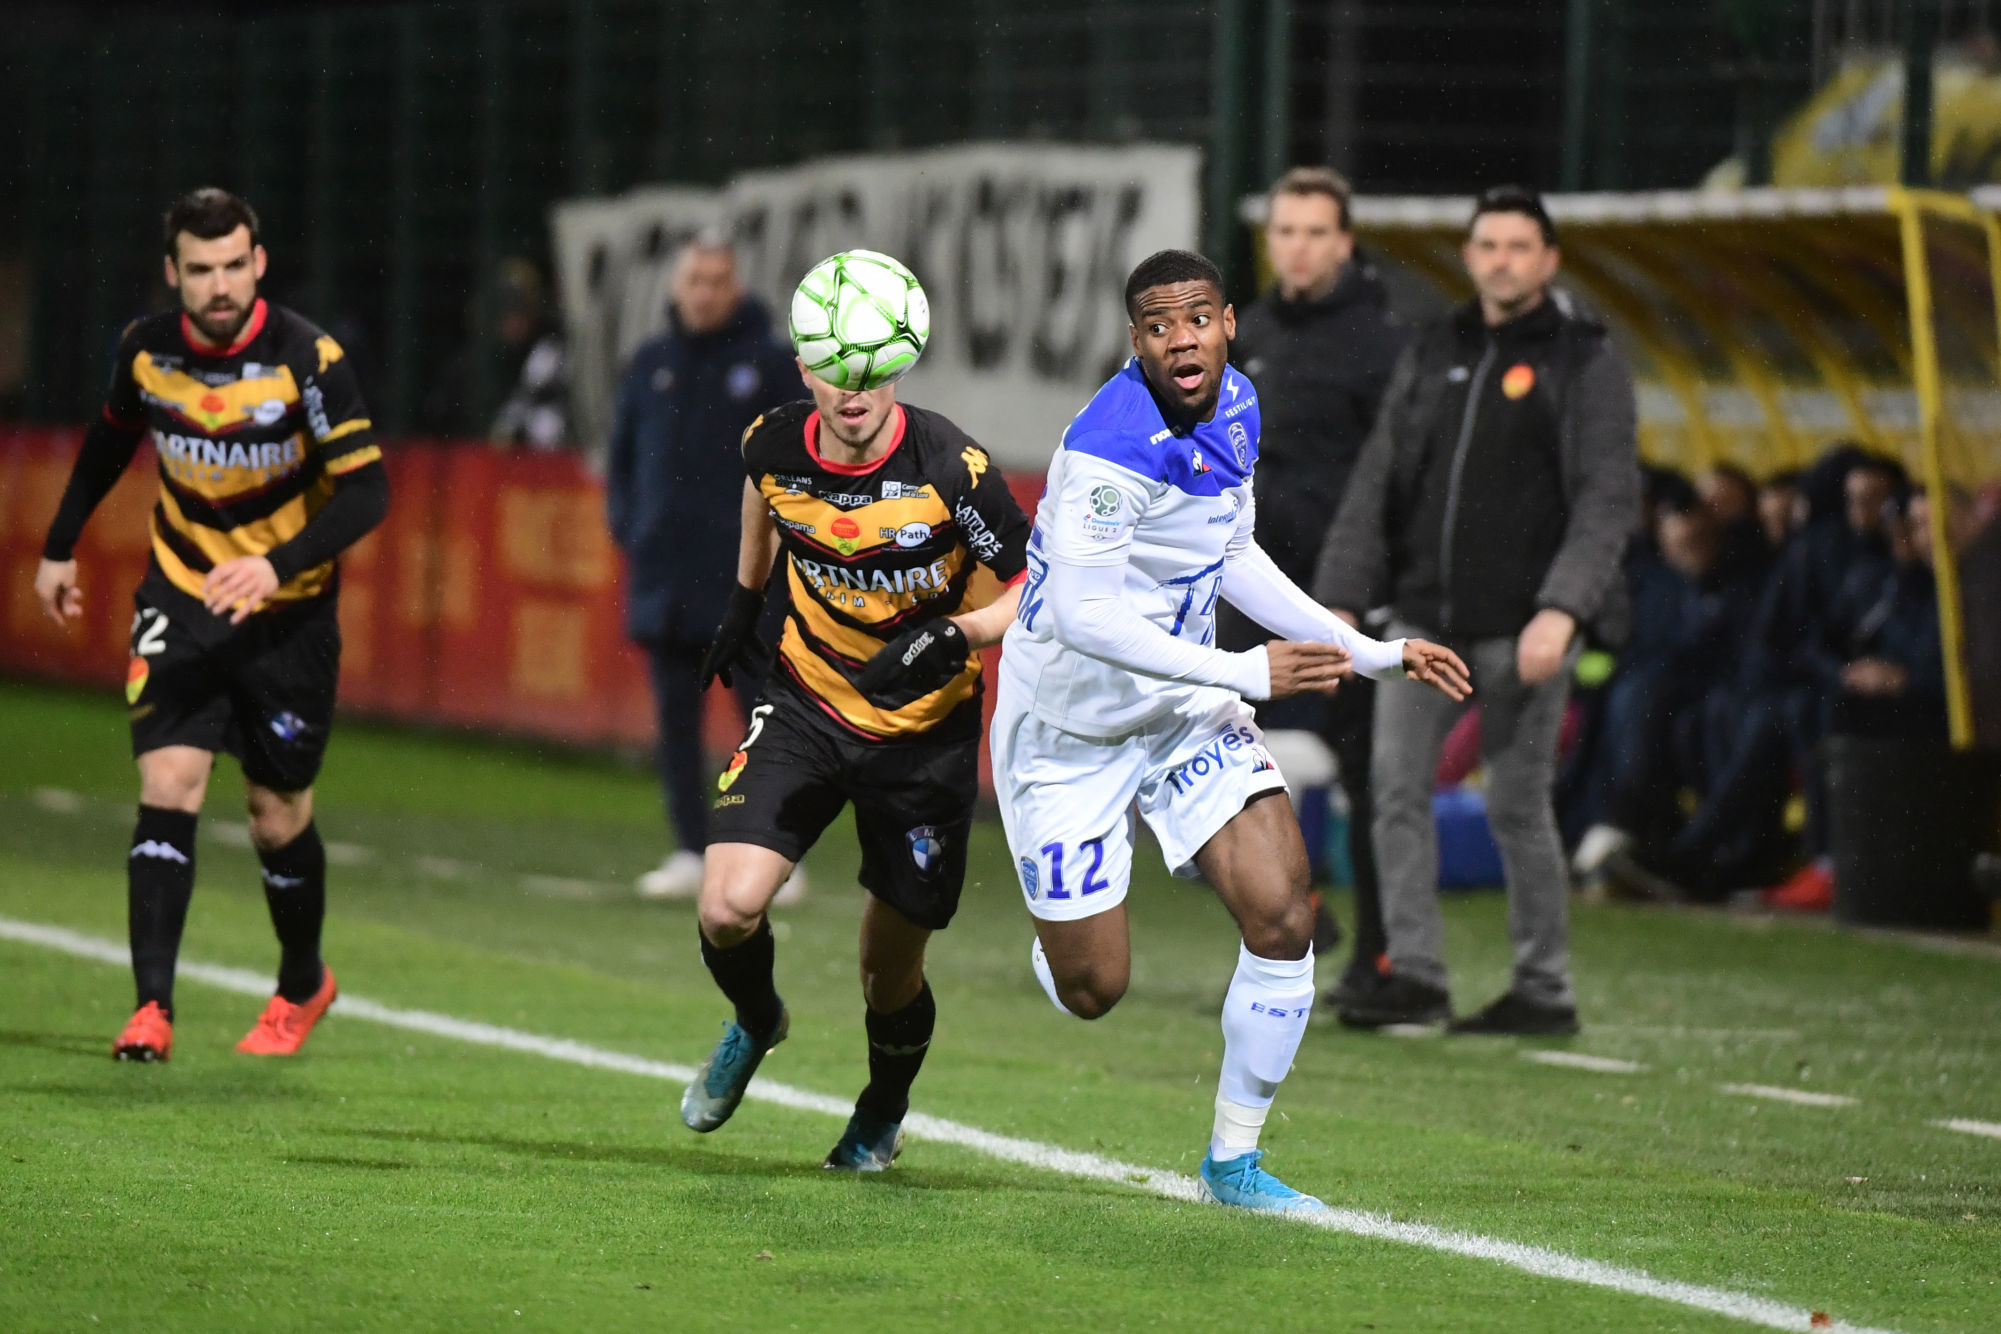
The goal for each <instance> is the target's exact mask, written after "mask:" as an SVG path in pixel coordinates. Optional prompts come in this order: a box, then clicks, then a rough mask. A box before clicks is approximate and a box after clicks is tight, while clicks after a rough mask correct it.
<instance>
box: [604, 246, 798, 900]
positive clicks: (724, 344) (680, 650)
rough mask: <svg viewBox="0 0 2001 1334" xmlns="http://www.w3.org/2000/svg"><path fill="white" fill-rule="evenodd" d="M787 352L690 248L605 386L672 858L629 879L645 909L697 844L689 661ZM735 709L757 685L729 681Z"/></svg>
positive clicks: (612, 491)
mask: <svg viewBox="0 0 2001 1334" xmlns="http://www.w3.org/2000/svg"><path fill="white" fill-rule="evenodd" d="M805 392H806V391H805V389H804V388H803V387H802V386H801V384H800V382H799V368H798V366H797V365H796V363H795V362H794V360H793V356H792V351H791V349H790V348H789V347H788V346H787V345H785V344H783V343H780V342H779V341H778V340H777V339H776V338H775V337H773V335H772V331H771V319H770V316H768V315H767V314H766V313H765V309H764V306H763V305H762V304H761V303H760V302H758V301H757V299H756V298H754V297H751V296H749V295H747V294H745V292H744V290H743V288H742V286H741V285H740V284H739V283H738V281H737V272H736V256H735V254H734V253H733V252H732V251H731V250H730V248H729V247H728V246H727V245H724V244H721V243H716V242H711V241H709V240H707V239H704V240H701V241H696V242H691V243H690V244H689V245H688V246H687V247H686V248H685V249H684V250H683V251H682V252H681V255H680V257H679V259H678V260H677V261H676V263H675V268H674V282H673V298H672V305H671V306H670V307H669V309H668V312H667V328H666V330H665V331H664V332H662V333H660V334H658V335H656V336H654V337H653V338H650V339H648V340H647V341H646V342H644V343H642V344H640V346H639V348H638V350H637V351H635V352H634V353H633V354H632V360H631V362H630V363H628V364H627V366H626V368H625V373H624V375H623V376H622V377H621V378H620V380H619V386H618V402H617V408H616V412H615V414H614V417H613V421H612V429H611V441H610V448H609V450H608V458H607V460H606V476H605V508H606V517H607V518H608V519H609V521H610V525H611V535H612V539H613V540H614V541H616V542H617V543H618V545H619V548H620V549H621V550H622V551H624V552H625V556H626V563H627V571H626V573H627V583H626V594H625V598H626V601H625V629H626V633H627V634H628V635H630V636H631V637H632V638H633V639H634V640H636V641H638V642H639V644H640V645H641V646H642V647H643V648H645V649H646V651H647V655H648V657H649V658H651V660H652V668H653V695H654V703H655V705H656V707H657V709H658V719H659V731H660V753H659V763H660V781H661V785H662V786H663V787H664V788H665V789H666V796H667V809H668V814H669V816H670V817H671V819H672V822H673V825H674V833H675V837H676V840H677V841H678V842H679V844H680V847H679V849H678V850H677V851H676V852H674V853H673V854H672V855H671V856H669V857H668V858H667V860H666V861H665V862H663V863H662V864H661V866H660V867H659V869H657V870H653V871H649V872H647V873H646V874H645V875H644V876H642V877H640V882H639V888H640V892H641V893H642V894H645V895H647V896H648V897H652V898H693V897H694V896H695V894H696V893H697V892H698V891H699V890H700V889H701V885H702V873H701V853H702V849H703V848H704V847H706V846H707V843H708V838H707V829H708V796H709V793H708V791H707V787H708V783H707V775H706V774H705V773H704V771H703V767H702V683H701V666H702V656H703V654H705V653H706V652H707V651H708V647H709V641H710V640H711V639H713V638H714V637H715V633H716V627H717V625H719V624H720V623H721V622H722V618H723V611H724V609H725V608H726V607H727V606H728V605H729V597H730V590H731V589H733V588H735V587H736V553H737V524H738V521H739V518H740V516H741V514H742V512H743V459H742V456H741V455H740V454H739V452H738V444H739V442H740V440H741V439H742V436H743V433H744V430H745V428H747V427H748V426H749V425H750V424H751V422H753V421H755V420H756V419H757V417H758V414H760V413H762V412H764V411H765V410H766V409H768V408H773V407H776V406H777V405H778V404H780V403H786V402H790V401H791V400H793V399H796V398H803V397H804V396H805ZM737 691H738V694H737V703H738V705H739V706H740V707H742V708H744V709H748V708H749V702H750V701H751V700H752V699H754V698H756V696H757V682H755V681H748V680H739V681H738V682H737Z"/></svg>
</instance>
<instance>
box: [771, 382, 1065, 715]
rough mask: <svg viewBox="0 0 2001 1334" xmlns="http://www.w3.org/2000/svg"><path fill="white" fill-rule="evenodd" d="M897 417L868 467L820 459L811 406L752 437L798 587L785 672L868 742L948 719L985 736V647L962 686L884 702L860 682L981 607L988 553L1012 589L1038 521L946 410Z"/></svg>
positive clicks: (774, 416) (957, 681)
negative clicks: (886, 656) (1031, 520)
mask: <svg viewBox="0 0 2001 1334" xmlns="http://www.w3.org/2000/svg"><path fill="white" fill-rule="evenodd" d="M894 412H895V416H894V419H893V420H892V422H891V423H890V426H889V427H888V429H889V430H891V431H893V432H894V433H895V434H894V436H893V437H892V440H891V443H890V447H889V452H888V453H887V454H885V455H883V457H882V458H880V459H878V460H876V461H875V462H874V463H872V464H869V465H868V466H866V467H850V466H847V465H844V464H839V463H833V462H829V461H828V460H826V459H823V458H822V457H821V456H820V450H819V430H820V415H819V413H818V412H817V411H815V409H814V407H813V404H812V403H810V402H800V403H788V404H786V405H785V406H784V407H780V408H774V409H773V410H772V411H770V412H768V413H766V414H765V415H764V416H762V417H760V418H758V419H757V420H756V421H754V422H752V423H751V425H750V429H749V430H747V431H745V432H744V435H743V461H744V470H745V472H746V473H747V474H748V475H749V477H750V480H751V482H752V484H753V485H755V486H756V487H757V488H758V490H759V491H760V492H762V493H763V495H764V498H765V501H766V502H767V503H768V504H769V505H770V506H771V513H772V516H773V518H775V519H776V520H777V523H778V532H779V539H780V542H781V544H782V546H783V549H784V551H785V556H786V566H787V569H786V580H787V583H788V585H789V587H790V591H791V608H790V610H789V611H788V612H787V614H786V618H785V629H784V633H783V634H782V636H781V637H780V641H779V652H778V658H779V666H778V669H777V670H778V672H779V674H780V675H781V676H783V677H785V678H788V679H789V680H790V681H792V682H793V683H794V684H796V685H797V686H799V687H800V688H801V689H803V690H804V691H805V692H806V694H807V695H808V696H809V697H810V699H811V700H812V701H813V702H814V703H815V704H817V705H818V706H819V707H820V709H821V711H822V712H824V713H825V714H827V715H828V716H829V717H830V718H832V719H833V720H834V721H835V722H837V723H839V724H840V725H842V726H843V727H845V728H847V729H848V730H850V731H852V732H855V733H859V734H860V735H862V736H865V737H871V738H876V739H888V738H900V737H907V736H912V735H915V734H917V733H921V732H923V733H928V732H932V731H934V730H942V729H943V726H944V725H945V724H946V723H947V720H948V719H949V720H951V722H950V727H951V728H953V729H956V728H959V727H962V726H963V727H965V728H966V729H967V730H968V732H969V734H976V733H977V731H978V728H979V715H978V703H977V701H978V699H979V693H980V660H979V656H978V655H977V654H971V653H969V654H968V655H967V656H966V666H965V670H964V671H962V672H960V673H959V675H958V676H957V677H955V678H954V679H953V680H952V682H951V683H950V684H949V685H947V686H945V687H944V688H943V689H941V690H937V691H934V692H933V693H931V694H929V695H926V696H924V697H923V698H921V699H918V700H916V701H914V702H912V703H911V704H910V705H908V706H907V707H905V708H901V709H896V710H885V709H878V708H877V707H876V706H875V705H873V704H871V703H869V702H868V700H866V699H864V698H863V697H862V695H861V693H860V692H859V691H857V690H856V689H855V688H854V684H853V680H854V677H855V675H856V674H857V673H859V672H860V671H861V668H862V665H863V664H864V663H866V662H867V661H868V660H869V658H870V657H872V656H873V655H874V654H875V652H876V651H877V650H878V649H880V648H881V647H882V646H883V645H884V644H885V643H887V642H888V641H889V640H892V639H894V638H896V637H897V636H898V635H900V634H902V633H903V632H904V631H905V630H907V629H909V628H910V627H911V626H912V625H915V624H917V623H919V622H922V621H928V620H932V619H935V618H937V617H940V616H952V615H957V614H958V613H960V612H963V611H970V610H973V609H975V607H976V606H977V605H979V604H977V603H976V602H974V601H973V594H972V584H973V571H974V563H975V562H976V561H977V562H978V563H979V564H981V565H984V566H986V567H987V569H989V570H991V571H992V572H993V573H994V575H995V576H996V577H997V578H998V579H999V580H1000V581H1001V583H1003V584H1012V583H1014V582H1016V581H1017V580H1019V579H1020V578H1021V577H1022V575H1023V573H1024V571H1026V569H1027V566H1028V561H1027V554H1026V553H1027V546H1028V519H1027V516H1025V515H1024V514H1023V513H1022V512H1021V507H1020V506H1019V505H1017V504H1015V500H1014V496H1013V495H1012V494H1011V493H1010V492H1009V491H1008V489H1007V483H1006V482H1005V481H1004V480H1003V479H1002V477H1001V475H1000V472H999V470H998V469H996V468H995V467H994V466H993V464H992V462H991V461H990V460H989V459H988V458H987V453H986V451H985V450H983V449H981V448H980V447H979V445H978V444H976V443H975V442H974V441H973V439H972V437H971V436H968V435H967V434H966V433H965V432H963V431H961V430H960V429H959V428H958V427H956V426H954V425H953V424H952V423H951V422H949V421H947V420H946V419H945V418H943V417H941V416H939V415H938V414H937V413H935V412H928V411H926V410H925V409H923V408H913V407H908V406H905V405H902V404H899V405H897V407H896V408H895V409H894ZM969 706H970V707H969ZM962 710H963V711H964V712H961V711H962Z"/></svg>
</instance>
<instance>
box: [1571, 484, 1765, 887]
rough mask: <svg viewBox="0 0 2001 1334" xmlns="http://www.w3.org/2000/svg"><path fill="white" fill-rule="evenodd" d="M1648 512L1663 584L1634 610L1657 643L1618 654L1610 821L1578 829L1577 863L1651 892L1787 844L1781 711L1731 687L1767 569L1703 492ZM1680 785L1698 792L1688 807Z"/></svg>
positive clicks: (1722, 880) (1759, 869)
mask: <svg viewBox="0 0 2001 1334" xmlns="http://www.w3.org/2000/svg"><path fill="white" fill-rule="evenodd" d="M1657 522H1658V529H1657V531H1658V535H1659V548H1660V552H1661V564H1662V566H1663V567H1664V568H1665V569H1666V571H1667V572H1668V580H1669V582H1670V584H1671V587H1672V592H1671V594H1669V595H1667V596H1660V595H1656V596H1654V597H1653V598H1652V599H1651V600H1650V601H1649V602H1648V603H1647V604H1646V605H1645V607H1644V608H1636V620H1637V617H1638V615H1641V614H1644V615H1647V616H1648V617H1649V618H1650V619H1651V620H1652V621H1653V622H1654V623H1653V624H1651V625H1650V626H1648V627H1647V629H1646V631H1645V640H1644V642H1647V643H1649V644H1650V645H1654V646H1656V647H1655V650H1654V655H1653V656H1652V657H1650V658H1649V659H1644V660H1642V661H1641V662H1640V663H1638V664H1636V665H1635V666H1636V670H1629V669H1628V668H1627V667H1626V665H1625V664H1622V665H1621V673H1620V677H1619V680H1618V683H1617V686H1616V687H1615V690H1618V689H1619V688H1623V691H1624V693H1622V694H1620V695H1619V698H1620V701H1621V704H1622V708H1621V711H1620V715H1619V717H1618V719H1617V720H1616V723H1615V725H1616V726H1617V727H1619V728H1620V730H1621V731H1622V732H1623V733H1624V735H1623V736H1622V738H1621V741H1622V743H1623V748H1624V749H1623V754H1624V756H1625V759H1626V762H1625V763H1624V764H1623V765H1621V766H1620V767H1619V768H1618V769H1617V770H1616V772H1615V773H1614V775H1613V777H1612V789H1611V791H1610V793H1609V794H1608V795H1607V798H1606V802H1605V817H1606V822H1605V823H1604V824H1602V825H1599V826H1596V827H1594V828H1593V829H1592V830H1591V831H1590V832H1589V833H1588V834H1586V835H1585V838H1584V840H1583V842H1582V843H1581V844H1580V845H1579V848H1578V856H1577V859H1576V863H1575V864H1576V867H1577V869H1578V870H1579V872H1580V873H1581V874H1585V875H1590V874H1593V873H1595V872H1597V871H1599V870H1600V869H1603V870H1604V871H1605V872H1606V874H1607V875H1608V876H1609V878H1611V879H1612V880H1613V881H1614V882H1615V883H1618V884H1622V885H1625V886H1629V887H1633V888H1637V889H1639V890H1641V892H1643V893H1646V894H1648V895H1649V896H1650V897H1659V898H1668V899H1681V898H1685V897H1691V896H1693V897H1704V898H1707V897H1716V896H1719V895H1721V894H1722V893H1724V892H1727V891H1728V890H1730V889H1734V888H1737V887H1739V886H1741V885H1743V884H1745V883H1747V882H1749V881H1751V880H1755V879H1758V878H1761V877H1763V876H1766V875H1769V874H1771V872H1772V871H1773V870H1774V869H1776V865H1775V862H1776V858H1777V857H1778V856H1779V855H1781V853H1782V849H1783V827H1782V822H1781V821H1782V814H1783V810H1784V805H1785V797H1786V782H1785V747H1784V735H1783V732H1782V730H1781V728H1780V726H1779V720H1778V715H1777V713H1776V711H1773V710H1767V711H1766V714H1765V716H1762V717H1761V716H1759V715H1757V714H1756V713H1755V711H1752V710H1747V709H1745V708H1743V707H1741V701H1740V698H1739V693H1738V691H1737V688H1736V684H1737V683H1736V675H1737V672H1736V668H1737V661H1738V649H1739V647H1740V646H1741V645H1742V644H1743V642H1744V639H1745V636H1746V634H1747V633H1748V631H1749V628H1750V625H1751V622H1752V619H1753V617H1754V615H1755V614H1756V611H1757V607H1758V603H1759V599H1760V596H1761V592H1762V585H1763V577H1764V575H1763V569H1762V567H1761V566H1760V565H1758V564H1756V563H1754V562H1749V561H1746V560H1744V559H1741V558H1737V559H1732V558H1731V557H1730V556H1728V555H1727V554H1726V553H1725V550H1724V547H1725V538H1724V535H1723V531H1722V529H1723V524H1722V523H1720V522H1719V521H1718V519H1717V517H1716V512H1715V510H1714V509H1713V508H1712V507H1710V506H1709V505H1706V504H1691V503H1685V502H1683V501H1682V500H1680V499H1679V498H1678V499H1676V500H1674V501H1670V502H1669V503H1667V504H1664V505H1663V506H1662V509H1661V513H1660V517H1659V519H1658V521H1657ZM1635 637H1636V639H1637V638H1640V637H1641V636H1640V635H1639V634H1638V633H1636V636H1635ZM1684 789H1689V790H1693V791H1694V792H1695V793H1696V794H1697V796H1698V798H1699V803H1698V805H1697V808H1696V811H1695V813H1694V815H1693V817H1692V818H1690V819H1688V820H1686V821H1684V820H1683V819H1682V818H1681V812H1680V802H1679V797H1680V794H1681V792H1682V791H1683V790H1684Z"/></svg>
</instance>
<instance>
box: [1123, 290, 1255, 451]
mask: <svg viewBox="0 0 2001 1334" xmlns="http://www.w3.org/2000/svg"><path fill="white" fill-rule="evenodd" d="M1135 304H1136V305H1137V307H1138V309H1137V310H1136V312H1135V315H1134V320H1133V325H1132V340H1133V351H1134V353H1136V354H1137V355H1138V357H1139V364H1140V369H1141V370H1143V371H1145V372H1146V378H1147V381H1148V383H1150V384H1152V385H1153V388H1154V392H1155V393H1157V394H1159V395H1160V396H1161V397H1162V398H1164V399H1166V400H1167V402H1169V403H1170V404H1172V405H1174V406H1175V407H1177V408H1179V409H1180V410H1181V412H1182V414H1183V415H1185V416H1186V417H1188V418H1189V419H1190V420H1193V421H1207V420H1209V418H1210V416H1211V415H1212V414H1213V413H1214V412H1215V411H1216V396H1217V395H1218V394H1219V393H1221V392H1222V388H1223V363H1224V362H1225V361H1226V360H1228V358H1229V355H1230V340H1231V339H1232V338H1234V337H1236V336H1237V312H1236V311H1235V310H1234V309H1232V308H1231V307H1230V306H1229V305H1227V304H1225V303H1224V301H1223V294H1222V293H1221V292H1220V291H1218V290H1216V285H1215V284H1214V283H1210V282H1202V281H1199V280H1198V281H1195V282H1185V283H1166V284H1163V285H1161V286H1159V287H1149V288H1147V289H1146V290H1145V291H1144V292H1141V293H1140V294H1139V300H1138V301H1137V302H1136V303H1135Z"/></svg>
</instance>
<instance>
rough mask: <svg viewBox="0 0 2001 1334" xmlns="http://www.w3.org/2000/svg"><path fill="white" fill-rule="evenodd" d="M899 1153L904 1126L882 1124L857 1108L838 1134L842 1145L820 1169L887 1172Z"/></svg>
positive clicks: (872, 1114) (900, 1123)
mask: <svg viewBox="0 0 2001 1334" xmlns="http://www.w3.org/2000/svg"><path fill="white" fill-rule="evenodd" d="M902 1152H903V1123H902V1122H901V1121H885V1120H883V1119H882V1118H881V1117H879V1116H877V1115H875V1114H874V1113H872V1112H865V1111H863V1110H862V1109H861V1108H859V1107H857V1108H855V1114H854V1115H853V1116H851V1117H849V1118H848V1128H847V1129H846V1130H843V1131H842V1132H841V1142H840V1143H839V1144H836V1145H835V1146H834V1151H833V1152H832V1153H829V1154H828V1155H827V1161H826V1162H824V1163H821V1164H820V1166H822V1167H825V1168H829V1169H831V1170H833V1171H836V1172H886V1171H888V1170H889V1165H890V1164H891V1163H893V1162H895V1161H896V1155H898V1154H899V1153H902Z"/></svg>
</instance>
